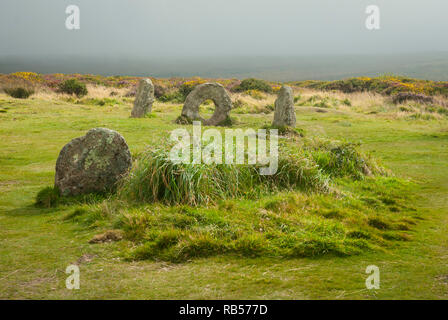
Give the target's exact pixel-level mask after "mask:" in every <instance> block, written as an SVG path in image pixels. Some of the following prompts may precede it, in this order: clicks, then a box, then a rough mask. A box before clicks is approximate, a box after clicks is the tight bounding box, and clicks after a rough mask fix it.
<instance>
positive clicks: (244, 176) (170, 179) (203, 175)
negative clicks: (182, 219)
mask: <svg viewBox="0 0 448 320" xmlns="http://www.w3.org/2000/svg"><path fill="white" fill-rule="evenodd" d="M166 150H169V148H164V149H153V150H148V151H147V153H146V154H145V155H144V156H143V157H142V158H141V159H140V160H139V161H138V162H137V164H136V165H135V167H134V169H133V170H132V172H131V173H130V175H129V176H128V177H127V178H126V179H125V180H124V181H123V183H122V185H121V187H120V188H119V197H120V198H123V199H127V200H130V201H136V202H143V203H152V202H163V203H166V204H181V203H183V204H189V205H201V204H209V203H216V201H217V200H219V199H227V198H238V197H242V198H251V199H253V198H257V197H259V196H261V195H265V194H271V193H273V192H278V191H281V190H293V189H296V190H297V189H300V190H305V191H312V192H326V191H328V179H327V178H326V177H325V176H324V175H323V174H322V173H321V171H320V170H319V168H318V166H317V165H316V164H315V163H314V162H313V161H312V160H310V159H307V158H306V157H305V156H304V154H303V153H297V152H293V151H290V150H284V152H280V153H279V154H280V156H279V159H278V171H277V173H276V174H274V175H272V176H263V175H260V173H259V169H260V167H262V166H261V165H228V164H210V165H207V164H203V163H202V164H182V163H180V164H176V163H173V162H172V161H171V160H170V158H169V152H167V151H166ZM296 151H297V150H296Z"/></svg>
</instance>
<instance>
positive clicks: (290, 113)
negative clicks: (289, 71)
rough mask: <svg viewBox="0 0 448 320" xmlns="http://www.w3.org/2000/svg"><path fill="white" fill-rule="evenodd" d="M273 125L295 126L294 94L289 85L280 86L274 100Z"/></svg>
mask: <svg viewBox="0 0 448 320" xmlns="http://www.w3.org/2000/svg"><path fill="white" fill-rule="evenodd" d="M272 125H273V126H276V127H283V126H289V127H295V126H296V113H295V111H294V94H293V91H292V89H291V87H288V86H282V88H281V89H280V92H279V93H278V98H277V100H275V111H274V121H273V122H272Z"/></svg>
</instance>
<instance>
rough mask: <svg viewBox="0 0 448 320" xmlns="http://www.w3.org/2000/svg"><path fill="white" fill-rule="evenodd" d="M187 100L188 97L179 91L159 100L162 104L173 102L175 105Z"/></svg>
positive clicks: (168, 93) (163, 96)
mask: <svg viewBox="0 0 448 320" xmlns="http://www.w3.org/2000/svg"><path fill="white" fill-rule="evenodd" d="M185 99H186V96H184V95H183V94H182V93H180V92H179V90H176V91H172V92H167V93H165V94H164V95H162V96H161V97H159V98H158V100H159V101H161V102H173V103H183V102H184V101H185Z"/></svg>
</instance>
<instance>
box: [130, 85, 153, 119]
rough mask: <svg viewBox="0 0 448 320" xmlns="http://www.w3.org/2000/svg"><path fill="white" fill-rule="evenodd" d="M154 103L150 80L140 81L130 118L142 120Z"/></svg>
mask: <svg viewBox="0 0 448 320" xmlns="http://www.w3.org/2000/svg"><path fill="white" fill-rule="evenodd" d="M153 103H154V85H153V84H152V81H151V80H150V79H143V80H140V83H139V85H138V89H137V93H136V96H135V100H134V108H133V109H132V112H131V117H132V118H143V117H144V116H145V115H146V114H147V113H149V112H151V109H152V104H153Z"/></svg>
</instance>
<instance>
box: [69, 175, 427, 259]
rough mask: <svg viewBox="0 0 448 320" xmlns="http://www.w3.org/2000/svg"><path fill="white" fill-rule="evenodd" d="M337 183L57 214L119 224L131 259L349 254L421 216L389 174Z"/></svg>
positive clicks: (382, 243)
mask: <svg viewBox="0 0 448 320" xmlns="http://www.w3.org/2000/svg"><path fill="white" fill-rule="evenodd" d="M340 186H341V188H342V190H343V194H344V195H343V196H342V195H335V194H316V193H314V194H308V193H300V192H285V193H280V194H276V195H272V196H268V197H264V198H262V199H260V200H258V201H253V200H244V199H234V200H221V201H218V203H217V205H214V206H209V207H204V206H202V207H191V206H186V205H175V206H166V205H163V204H144V205H139V206H129V204H128V203H127V202H122V201H119V200H114V201H110V200H108V201H104V202H102V203H98V204H96V205H90V206H81V207H79V208H78V209H76V210H75V211H74V212H73V213H70V214H68V215H67V216H66V217H64V220H72V221H77V222H78V223H81V224H85V225H86V226H90V227H91V226H96V227H103V228H106V229H119V230H122V231H123V235H124V239H125V241H127V243H129V245H128V246H125V248H127V249H125V252H124V256H125V257H127V258H128V259H131V260H142V259H153V260H163V261H170V262H184V261H188V260H190V259H194V258H199V257H209V256H215V255H222V254H227V255H229V254H230V255H236V256H242V257H257V256H268V257H279V258H297V257H319V256H322V255H336V256H349V255H357V254H360V253H362V252H365V251H370V250H384V249H387V248H389V247H392V246H393V245H394V242H396V241H406V240H409V239H410V234H409V233H410V231H409V230H410V229H411V228H412V226H413V225H414V224H416V221H418V219H421V218H420V217H419V215H418V214H417V213H416V212H415V209H413V208H412V207H408V206H407V203H408V200H409V199H408V190H409V188H410V187H412V186H411V185H409V184H408V183H405V182H403V181H400V180H397V179H395V178H376V179H374V178H367V179H366V180H364V181H358V182H355V183H353V182H352V181H351V180H350V179H348V178H345V179H343V180H341V181H340ZM125 243H126V242H125Z"/></svg>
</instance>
